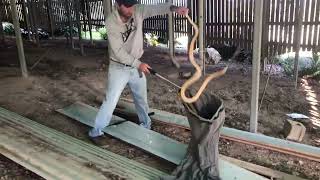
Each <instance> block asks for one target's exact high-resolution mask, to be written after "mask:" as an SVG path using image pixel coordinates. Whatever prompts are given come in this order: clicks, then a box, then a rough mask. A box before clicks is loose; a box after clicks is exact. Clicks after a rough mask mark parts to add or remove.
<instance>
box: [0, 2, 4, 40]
mask: <svg viewBox="0 0 320 180" xmlns="http://www.w3.org/2000/svg"><path fill="white" fill-rule="evenodd" d="M2 14H3V12H2V8H0V42H1V44H4V31H3V26H2V20H3V19H2Z"/></svg>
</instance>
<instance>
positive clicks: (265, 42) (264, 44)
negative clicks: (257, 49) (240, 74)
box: [261, 0, 270, 69]
mask: <svg viewBox="0 0 320 180" xmlns="http://www.w3.org/2000/svg"><path fill="white" fill-rule="evenodd" d="M268 4H270V0H265V1H264V5H263V6H264V7H265V8H264V9H263V17H262V41H261V46H262V52H261V57H262V59H264V60H266V58H267V57H268V32H269V22H268V21H269V19H268V15H269V12H268ZM265 66H266V62H264V63H263V69H265V68H266V67H265Z"/></svg>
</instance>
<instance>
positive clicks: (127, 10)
mask: <svg viewBox="0 0 320 180" xmlns="http://www.w3.org/2000/svg"><path fill="white" fill-rule="evenodd" d="M133 11H134V6H131V7H126V6H125V5H123V4H122V5H121V6H119V14H120V15H121V16H123V17H125V18H127V19H129V18H131V16H132V14H133Z"/></svg>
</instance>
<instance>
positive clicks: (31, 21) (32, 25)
mask: <svg viewBox="0 0 320 180" xmlns="http://www.w3.org/2000/svg"><path fill="white" fill-rule="evenodd" d="M31 1H32V0H27V7H28V10H29V11H28V17H29V20H30V21H29V22H30V32H32V35H30V37H31V39H32V40H33V41H36V37H35V32H34V29H35V28H34V20H33V12H32V5H31V3H32V2H31Z"/></svg>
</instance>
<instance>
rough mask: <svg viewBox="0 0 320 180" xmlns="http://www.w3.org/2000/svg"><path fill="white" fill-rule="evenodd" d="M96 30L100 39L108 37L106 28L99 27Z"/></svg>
mask: <svg viewBox="0 0 320 180" xmlns="http://www.w3.org/2000/svg"><path fill="white" fill-rule="evenodd" d="M98 32H99V33H100V36H101V38H102V39H104V40H107V39H108V35H107V29H106V28H104V27H103V28H99V29H98Z"/></svg>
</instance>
